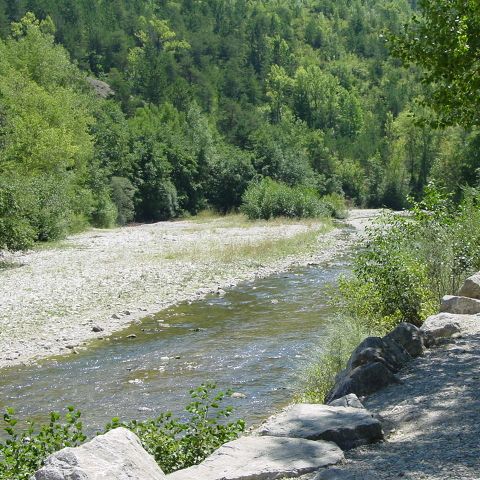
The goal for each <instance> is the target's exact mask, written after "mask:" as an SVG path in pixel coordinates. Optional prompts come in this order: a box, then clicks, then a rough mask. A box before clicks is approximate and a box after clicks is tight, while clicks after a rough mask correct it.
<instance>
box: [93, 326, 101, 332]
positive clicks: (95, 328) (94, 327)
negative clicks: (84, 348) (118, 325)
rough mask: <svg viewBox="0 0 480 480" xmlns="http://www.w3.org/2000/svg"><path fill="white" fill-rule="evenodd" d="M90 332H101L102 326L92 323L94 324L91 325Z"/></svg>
mask: <svg viewBox="0 0 480 480" xmlns="http://www.w3.org/2000/svg"><path fill="white" fill-rule="evenodd" d="M92 332H95V333H100V332H103V328H102V327H99V326H98V325H94V326H93V327H92Z"/></svg>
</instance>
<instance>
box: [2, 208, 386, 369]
mask: <svg viewBox="0 0 480 480" xmlns="http://www.w3.org/2000/svg"><path fill="white" fill-rule="evenodd" d="M378 213H379V212H378V211H375V210H371V211H370V210H353V211H352V212H351V215H350V217H349V219H348V220H347V221H346V222H345V223H346V224H347V225H350V226H351V227H353V228H350V229H349V230H348V232H350V233H346V231H345V229H339V228H336V229H334V230H333V231H331V232H329V233H327V234H324V235H320V236H319V238H318V248H316V249H315V252H313V253H312V252H309V253H308V254H306V253H305V252H303V253H302V252H300V253H299V254H298V255H289V256H283V257H274V258H273V259H272V260H271V261H268V262H264V263H261V262H260V261H259V260H258V258H256V255H258V252H257V253H255V249H254V248H253V249H252V252H250V251H249V248H250V247H255V246H260V247H261V248H264V249H268V248H269V247H271V245H272V244H271V243H269V242H275V241H277V240H278V239H281V238H293V237H296V236H298V235H300V234H303V233H305V232H308V231H309V230H312V229H319V228H320V227H321V224H319V223H315V222H298V223H295V222H286V223H285V224H281V223H278V222H273V223H271V224H270V223H266V222H263V223H254V224H248V223H244V224H241V225H236V224H235V223H233V224H232V222H231V221H230V223H229V220H228V217H227V218H226V219H213V220H212V219H210V220H205V221H199V220H193V221H178V222H163V223H157V224H152V225H140V226H134V227H126V228H121V229H115V230H91V231H89V232H86V233H83V234H80V235H75V236H72V237H70V238H68V239H67V240H66V241H65V242H62V243H61V245H60V246H59V247H54V248H47V249H43V250H39V251H34V252H28V253H26V254H15V255H5V254H4V255H3V257H2V258H0V260H2V261H3V262H13V263H14V264H15V265H17V267H16V268H9V269H1V270H0V285H1V289H0V368H1V367H5V366H10V365H14V364H18V363H27V362H30V361H32V360H36V359H39V358H41V357H46V356H51V355H55V354H59V353H69V352H75V351H76V349H77V348H82V347H84V346H86V343H87V342H88V341H89V340H91V339H94V338H98V337H99V336H105V335H109V334H111V333H113V332H115V331H118V330H121V329H122V328H124V327H126V326H127V325H128V324H130V323H132V322H134V321H138V320H139V319H141V318H143V317H145V316H147V315H149V314H153V313H156V312H158V311H160V310H162V309H164V308H167V307H169V306H171V305H172V304H175V303H178V302H182V301H190V300H196V299H199V298H202V297H203V296H205V295H206V294H208V293H211V292H215V291H218V290H219V289H220V288H227V287H230V286H233V285H235V284H237V283H238V282H241V281H246V280H251V279H253V278H255V277H259V276H267V275H270V274H272V273H275V272H280V271H285V270H287V269H288V268H290V267H292V266H294V265H302V264H308V263H318V262H322V261H326V260H329V259H331V258H332V257H334V256H335V255H336V254H338V253H341V252H343V251H345V250H346V249H347V248H348V247H349V246H351V245H352V243H353V242H355V241H356V239H357V237H358V234H359V233H361V232H362V230H363V229H364V227H365V225H367V224H368V223H369V222H370V220H371V219H372V217H375V216H377V215H378ZM245 247H247V248H246V251H245ZM242 248H243V249H244V250H243V251H242V252H243V253H242V254H241V255H238V256H237V255H236V252H238V251H239V249H240V250H241V249H242ZM249 252H250V253H249ZM93 327H98V328H95V329H96V330H100V329H102V330H101V331H100V332H94V331H93V330H92V329H93Z"/></svg>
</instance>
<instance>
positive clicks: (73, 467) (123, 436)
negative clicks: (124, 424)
mask: <svg viewBox="0 0 480 480" xmlns="http://www.w3.org/2000/svg"><path fill="white" fill-rule="evenodd" d="M100 478H101V479H102V480H145V479H147V478H148V479H149V480H160V479H164V478H165V475H164V473H163V472H162V470H161V469H160V467H159V466H158V465H157V463H156V462H155V460H154V459H153V457H152V456H151V455H149V454H148V453H147V452H146V451H145V450H144V449H143V448H142V445H141V443H140V440H139V439H138V437H137V436H136V435H135V434H134V433H132V432H130V431H129V430H127V429H125V428H117V429H115V430H111V431H110V432H108V433H106V434H105V435H99V436H98V437H95V438H94V439H93V440H92V441H90V442H88V443H85V444H84V445H82V446H80V447H76V448H70V447H68V448H64V449H63V450H60V451H59V452H57V453H54V454H53V455H50V456H49V457H48V458H47V460H46V461H45V466H44V467H43V468H41V469H40V470H39V471H38V472H37V473H36V474H35V475H34V476H33V477H32V480H99V479H100Z"/></svg>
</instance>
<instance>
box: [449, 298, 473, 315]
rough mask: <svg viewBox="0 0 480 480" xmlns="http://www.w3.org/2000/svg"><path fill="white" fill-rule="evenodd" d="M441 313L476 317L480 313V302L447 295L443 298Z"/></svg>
mask: <svg viewBox="0 0 480 480" xmlns="http://www.w3.org/2000/svg"><path fill="white" fill-rule="evenodd" d="M440 312H447V313H456V314H460V315H475V314H477V313H480V300H476V299H475V298H468V297H456V296H453V295H445V297H443V298H442V303H441V305H440Z"/></svg>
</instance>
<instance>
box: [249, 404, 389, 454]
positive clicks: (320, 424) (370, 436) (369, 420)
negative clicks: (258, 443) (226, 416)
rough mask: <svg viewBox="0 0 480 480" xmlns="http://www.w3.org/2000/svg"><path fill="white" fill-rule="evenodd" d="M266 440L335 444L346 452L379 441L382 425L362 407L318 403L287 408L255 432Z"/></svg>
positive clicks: (381, 434) (381, 435)
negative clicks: (288, 439) (270, 438)
mask: <svg viewBox="0 0 480 480" xmlns="http://www.w3.org/2000/svg"><path fill="white" fill-rule="evenodd" d="M255 433H256V434H258V435H263V436H270V437H289V438H305V439H307V440H326V441H329V442H334V443H336V444H337V445H338V446H339V447H340V448H341V449H343V450H349V449H351V448H355V447H358V446H360V445H366V444H369V443H374V442H377V441H378V440H381V439H382V438H383V432H382V425H381V424H380V422H379V421H378V420H376V419H375V418H373V417H372V415H371V414H370V413H369V412H368V411H367V410H365V409H364V408H352V407H334V406H331V405H319V404H306V403H304V404H297V405H293V406H290V407H288V408H286V409H285V410H283V411H282V412H280V413H279V414H278V415H274V416H273V417H271V418H270V419H268V420H267V421H266V422H265V423H264V424H263V425H261V426H260V427H259V428H258V429H257V430H256V432H255Z"/></svg>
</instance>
